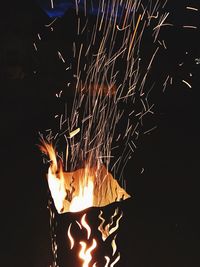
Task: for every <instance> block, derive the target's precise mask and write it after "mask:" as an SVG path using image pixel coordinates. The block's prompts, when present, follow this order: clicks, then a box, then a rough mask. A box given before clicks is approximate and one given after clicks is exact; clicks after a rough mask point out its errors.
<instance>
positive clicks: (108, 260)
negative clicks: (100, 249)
mask: <svg viewBox="0 0 200 267" xmlns="http://www.w3.org/2000/svg"><path fill="white" fill-rule="evenodd" d="M104 258H105V259H106V265H105V266H104V267H108V264H109V263H110V258H109V257H108V256H105V257H104Z"/></svg>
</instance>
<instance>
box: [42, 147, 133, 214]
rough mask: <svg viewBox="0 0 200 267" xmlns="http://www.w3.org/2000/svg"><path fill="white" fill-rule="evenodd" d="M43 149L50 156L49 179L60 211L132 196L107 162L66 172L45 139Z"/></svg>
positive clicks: (79, 208) (78, 209) (100, 204)
mask: <svg viewBox="0 0 200 267" xmlns="http://www.w3.org/2000/svg"><path fill="white" fill-rule="evenodd" d="M41 150H42V151H43V152H44V153H46V154H47V155H48V156H49V158H50V160H51V164H50V167H49V170H48V175H47V179H48V185H49V189H50V191H51V195H52V198H53V200H54V204H55V207H56V209H57V211H58V213H64V212H77V211H81V210H84V209H86V208H89V207H92V206H94V207H102V206H106V205H108V204H110V203H112V202H115V201H121V200H124V199H127V198H129V197H130V196H129V195H128V194H127V193H126V191H125V190H124V189H122V188H121V187H120V186H119V184H118V183H117V181H116V180H115V179H114V178H113V176H112V175H111V174H110V173H109V172H108V171H107V170H106V168H105V166H103V165H100V166H95V167H87V166H86V167H85V168H84V169H83V168H82V169H79V170H76V171H74V172H64V171H63V166H62V162H61V160H59V161H57V156H56V151H55V150H54V149H53V146H52V145H51V144H48V143H45V142H44V143H43V146H42V147H41Z"/></svg>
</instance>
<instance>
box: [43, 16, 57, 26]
mask: <svg viewBox="0 0 200 267" xmlns="http://www.w3.org/2000/svg"><path fill="white" fill-rule="evenodd" d="M57 19H58V18H55V19H54V20H53V21H51V22H50V23H49V24H45V27H47V28H48V27H50V26H52V25H53V24H54V22H55V21H56V20H57Z"/></svg>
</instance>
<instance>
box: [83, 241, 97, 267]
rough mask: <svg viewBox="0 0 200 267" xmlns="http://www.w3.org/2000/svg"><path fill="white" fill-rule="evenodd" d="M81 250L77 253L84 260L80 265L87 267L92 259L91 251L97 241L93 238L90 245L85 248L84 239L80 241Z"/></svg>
mask: <svg viewBox="0 0 200 267" xmlns="http://www.w3.org/2000/svg"><path fill="white" fill-rule="evenodd" d="M79 244H80V245H81V251H80V253H79V257H80V258H81V259H82V260H83V261H84V262H83V265H82V267H88V266H89V263H90V261H91V260H92V256H91V252H92V251H93V250H94V249H95V248H96V246H97V242H96V240H95V239H94V238H93V240H92V245H91V246H90V247H89V248H88V249H87V245H86V243H85V242H84V241H80V242H79Z"/></svg>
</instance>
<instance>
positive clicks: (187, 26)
mask: <svg viewBox="0 0 200 267" xmlns="http://www.w3.org/2000/svg"><path fill="white" fill-rule="evenodd" d="M183 28H186V29H197V26H193V25H184V26H183Z"/></svg>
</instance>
